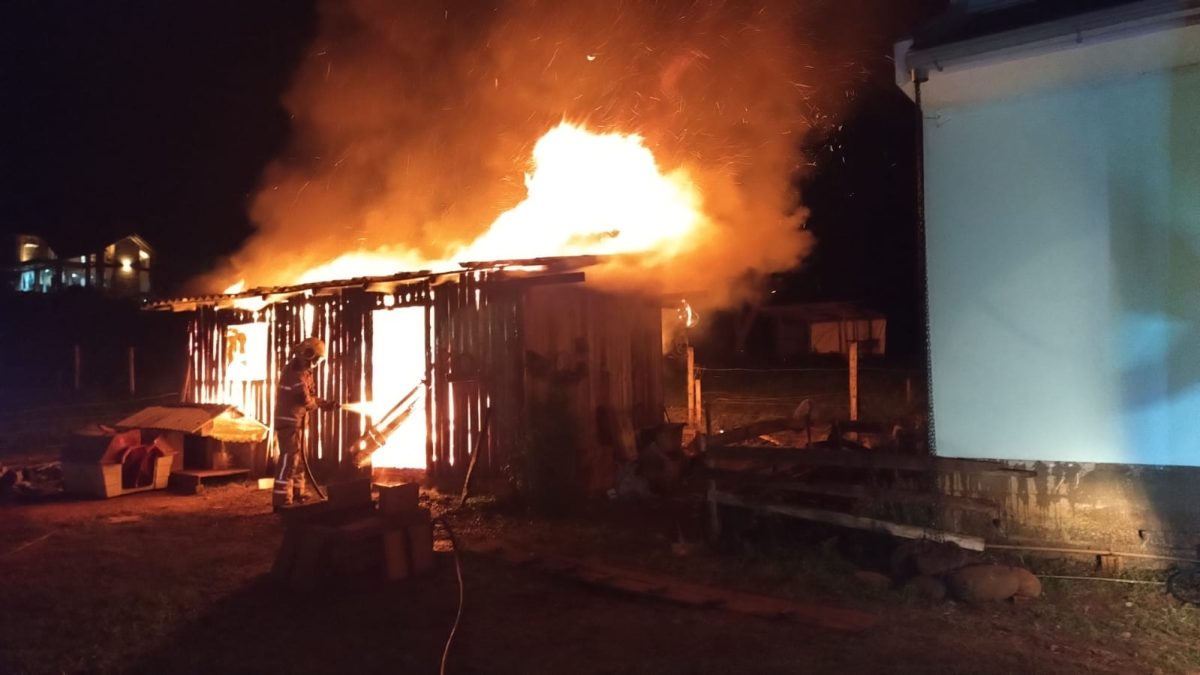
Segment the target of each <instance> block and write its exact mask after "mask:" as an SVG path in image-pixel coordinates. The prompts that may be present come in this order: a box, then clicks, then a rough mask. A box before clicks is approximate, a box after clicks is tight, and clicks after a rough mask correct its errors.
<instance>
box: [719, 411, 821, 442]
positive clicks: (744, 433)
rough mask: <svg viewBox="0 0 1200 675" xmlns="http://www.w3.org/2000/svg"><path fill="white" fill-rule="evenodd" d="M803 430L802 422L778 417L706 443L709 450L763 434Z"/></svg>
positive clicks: (721, 434) (803, 424) (732, 430)
mask: <svg viewBox="0 0 1200 675" xmlns="http://www.w3.org/2000/svg"><path fill="white" fill-rule="evenodd" d="M805 428H806V424H805V421H804V420H800V419H791V418H786V417H780V418H776V419H769V420H760V421H758V422H754V423H752V424H748V425H746V426H744V427H738V428H736V429H729V430H728V431H726V432H724V433H720V434H716V435H714V436H709V437H708V439H707V442H708V447H709V448H721V447H725V446H727V445H733V444H734V443H741V442H743V441H748V440H750V439H751V438H758V437H759V436H762V435H763V434H773V433H777V432H780V431H804V430H805Z"/></svg>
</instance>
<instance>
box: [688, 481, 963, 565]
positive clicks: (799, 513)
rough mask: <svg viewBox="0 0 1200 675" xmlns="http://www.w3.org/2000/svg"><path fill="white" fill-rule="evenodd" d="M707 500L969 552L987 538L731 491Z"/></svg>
mask: <svg viewBox="0 0 1200 675" xmlns="http://www.w3.org/2000/svg"><path fill="white" fill-rule="evenodd" d="M708 499H709V501H710V502H714V503H716V504H720V505H722V506H735V507H739V508H743V509H750V510H752V511H760V512H765V513H774V514H778V515H781V516H788V517H790V518H799V519H801V520H812V521H817V522H821V523H828V524H830V525H837V526H839V527H849V528H853V529H856V530H866V531H869V532H880V533H883V534H890V535H892V536H894V537H903V538H905V539H922V540H928V541H937V542H949V543H953V544H957V545H958V546H959V547H961V548H965V549H967V550H970V551H982V550H983V549H984V541H983V538H982V537H973V536H970V535H966V534H955V533H953V532H945V531H942V530H934V529H931V528H927V527H920V526H917V525H902V524H900V523H893V522H889V521H886V520H879V519H877V518H866V517H863V516H853V515H850V514H848V513H840V512H838V511H826V510H824V509H813V508H808V507H804V506H790V505H787V504H765V503H756V502H751V501H746V500H742V499H740V498H738V497H736V496H734V495H732V494H730V493H728V492H723V491H721V490H716V489H712V488H710V489H709V492H708Z"/></svg>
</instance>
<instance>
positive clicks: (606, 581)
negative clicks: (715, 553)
mask: <svg viewBox="0 0 1200 675" xmlns="http://www.w3.org/2000/svg"><path fill="white" fill-rule="evenodd" d="M466 548H467V550H468V551H471V552H474V553H482V554H487V555H493V556H496V557H498V558H500V559H502V560H505V561H507V562H509V563H512V564H517V565H528V566H532V567H536V568H538V569H540V570H542V571H545V572H549V573H552V574H557V575H560V576H565V577H568V578H571V579H575V580H578V581H582V582H584V583H587V584H591V585H594V586H601V587H604V588H609V589H613V590H617V591H622V592H626V593H633V594H636V595H642V596H647V597H652V598H656V599H660V600H666V601H669V602H675V603H679V604H684V605H691V606H694V607H706V608H713V609H723V610H727V611H731V612H738V613H741V614H751V615H754V616H760V617H764V618H771V619H788V620H795V621H801V622H804V623H809V624H813V625H817V626H821V627H823V628H831V629H834V630H842V631H854V632H857V631H863V630H866V629H867V628H870V627H871V626H873V625H875V623H876V622H877V621H878V617H877V616H876V615H874V614H870V613H868V612H861V611H857V610H852V609H844V608H841V607H831V606H828V605H817V604H813V603H805V602H799V601H795V600H787V599H784V598H775V597H770V596H765V595H755V594H752V593H741V592H738V591H731V590H728V589H724V588H718V587H715V586H706V585H703V584H696V583H691V582H687V581H681V580H679V579H676V578H674V577H670V576H666V575H660V574H653V573H651V572H646V571H642V570H634V569H629V568H625V567H619V566H616V565H610V564H607V563H604V562H601V561H599V560H596V559H593V558H572V557H568V556H561V555H551V554H537V553H532V552H529V551H525V550H520V549H517V548H514V547H511V546H506V545H504V544H502V543H499V542H489V543H482V544H470V545H467V546H466Z"/></svg>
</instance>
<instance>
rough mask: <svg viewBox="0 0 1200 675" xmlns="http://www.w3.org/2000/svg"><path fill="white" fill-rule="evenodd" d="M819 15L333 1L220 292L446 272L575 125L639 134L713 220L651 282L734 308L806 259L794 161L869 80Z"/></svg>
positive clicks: (669, 5)
mask: <svg viewBox="0 0 1200 675" xmlns="http://www.w3.org/2000/svg"><path fill="white" fill-rule="evenodd" d="M827 11H829V7H828V5H826V4H825V3H822V2H809V3H805V2H798V1H797V0H770V1H764V2H748V1H742V0H728V1H721V0H694V1H684V0H680V1H676V0H663V1H658V2H652V1H648V0H647V1H642V0H587V1H575V0H566V1H563V0H553V1H549V0H540V1H539V0H511V1H509V2H490V3H480V2H466V1H458V0H438V1H432V0H425V1H422V0H409V1H406V2H395V1H394V0H328V1H326V2H323V3H322V4H321V5H320V31H319V35H318V37H317V38H316V40H315V42H314V44H313V45H312V46H311V48H310V50H309V53H308V56H307V59H306V61H305V62H304V63H303V64H302V66H301V67H300V69H299V71H298V73H297V76H296V80H295V83H294V85H293V86H292V87H291V90H290V92H289V93H288V94H287V96H286V98H285V101H284V103H285V105H286V107H287V109H288V110H289V111H290V112H291V113H292V116H293V135H294V140H293V143H292V145H291V147H290V149H289V150H288V153H287V155H286V156H284V157H281V158H279V159H278V160H277V161H275V162H274V163H273V164H272V165H271V166H270V167H269V168H268V169H267V171H266V173H265V176H264V180H263V185H262V188H261V191H260V193H259V194H258V195H257V197H256V198H255V200H254V202H253V206H252V217H253V220H254V222H255V223H256V224H257V226H258V228H259V231H258V233H257V235H256V236H255V237H254V238H252V239H251V240H250V241H249V242H248V244H247V245H246V246H245V248H244V249H243V250H242V251H241V252H240V253H238V254H237V255H236V256H234V258H233V259H232V260H231V261H230V262H229V265H230V268H229V269H226V270H223V271H222V272H221V273H220V274H219V275H218V276H220V277H221V278H220V279H213V280H212V281H213V282H214V284H216V285H220V286H223V285H224V284H227V283H229V282H230V281H233V280H236V279H237V278H239V277H241V276H245V277H246V278H247V281H248V282H249V283H250V285H252V286H253V285H263V284H281V283H288V282H291V281H293V280H294V279H295V277H296V276H297V275H298V274H299V272H300V271H302V270H304V269H306V268H308V267H310V266H313V265H316V264H320V263H324V262H327V261H328V260H330V259H332V258H334V257H336V256H337V255H339V254H342V253H346V252H348V251H351V250H360V249H361V250H378V249H386V250H393V251H397V252H406V253H410V256H409V257H410V259H419V258H426V259H432V260H437V259H441V258H443V257H444V256H446V255H449V254H450V253H452V252H453V251H454V250H455V249H456V248H457V247H458V246H460V245H462V244H464V243H467V242H470V241H471V240H472V239H474V238H475V237H476V236H477V235H479V234H480V233H481V232H482V231H484V230H485V229H486V228H487V227H488V225H489V224H491V222H492V221H493V220H494V219H495V218H496V216H497V215H499V214H500V213H501V212H503V211H505V210H507V209H509V208H511V207H512V206H514V205H515V204H516V203H518V202H519V201H520V200H521V199H522V198H523V197H524V186H523V182H522V181H523V172H524V171H526V170H527V169H528V161H529V155H530V151H531V149H532V146H533V143H534V142H535V141H536V140H537V139H538V138H539V137H540V136H542V134H544V133H545V132H546V131H547V130H549V129H550V128H552V127H553V126H555V125H556V124H558V123H559V122H561V121H562V120H564V119H566V120H568V121H571V122H574V123H581V124H585V125H587V126H588V127H589V128H591V129H593V130H597V131H619V132H622V133H639V134H641V135H642V136H644V137H645V139H646V143H647V145H648V146H649V147H650V148H651V149H652V150H653V151H654V153H655V156H656V157H657V158H658V160H659V162H660V165H661V166H662V168H663V169H664V170H672V169H676V168H680V167H682V168H684V169H685V170H686V171H687V172H688V173H689V174H690V175H691V176H692V177H693V179H694V180H695V181H696V182H697V183H698V185H699V186H700V188H701V191H702V193H703V196H704V200H705V211H706V213H707V214H708V216H709V217H710V219H711V221H712V226H711V227H709V228H708V230H707V232H705V233H704V236H703V237H700V238H699V239H700V241H697V242H695V246H693V247H692V248H691V250H690V252H689V253H688V255H686V256H683V257H681V258H679V259H676V260H674V261H672V262H671V263H670V264H667V265H665V266H664V267H663V268H661V269H657V270H655V273H656V275H657V276H659V277H660V278H662V279H663V283H664V287H670V288H673V289H677V290H689V291H699V290H704V291H708V292H710V293H713V294H714V296H713V297H727V296H728V293H729V292H730V291H731V290H732V289H733V288H735V287H736V285H737V283H738V282H739V280H744V279H747V278H750V277H752V276H753V275H754V273H759V274H761V273H765V272H771V271H777V270H782V269H787V268H790V267H792V266H794V265H795V264H796V263H797V262H798V261H799V260H800V259H801V258H802V257H803V255H804V253H805V252H806V250H807V249H808V247H809V245H810V241H809V238H808V236H807V234H806V233H805V232H804V231H803V228H802V222H803V218H804V210H803V209H802V208H800V207H799V200H798V197H797V195H796V194H795V193H794V190H793V185H794V179H795V177H796V176H797V174H798V173H799V172H800V171H801V170H802V169H803V167H804V166H805V162H804V161H803V159H802V158H801V156H800V153H799V147H800V145H801V142H802V141H803V140H804V139H805V137H806V135H807V134H810V133H813V132H814V130H819V129H820V128H821V127H822V126H823V124H825V123H828V122H829V120H831V119H832V118H833V117H834V116H835V115H836V114H837V112H838V102H839V101H842V102H844V100H845V95H844V91H845V88H846V86H847V81H848V78H849V77H850V76H851V75H850V73H852V72H853V71H854V70H855V67H854V66H853V64H851V63H849V62H848V59H847V58H846V56H845V54H847V53H848V52H847V51H846V50H845V49H841V48H839V47H838V46H837V45H838V42H837V41H836V40H835V39H834V38H833V37H832V36H829V35H819V34H818V33H819V32H820V29H818V28H817V26H818V25H819V24H818V23H816V22H817V21H818V20H819V19H820V17H817V16H816V13H817V12H827Z"/></svg>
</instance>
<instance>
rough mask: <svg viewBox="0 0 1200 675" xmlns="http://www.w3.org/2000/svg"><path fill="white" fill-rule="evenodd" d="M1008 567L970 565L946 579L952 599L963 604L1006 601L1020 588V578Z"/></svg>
mask: <svg viewBox="0 0 1200 675" xmlns="http://www.w3.org/2000/svg"><path fill="white" fill-rule="evenodd" d="M1014 569H1017V568H1013V567H1009V566H1008V565H970V566H968V567H963V568H962V569H959V570H955V571H954V572H952V573H950V575H949V576H948V577H947V578H946V581H947V585H948V586H949V587H950V592H951V593H953V594H954V597H956V598H958V599H959V600H962V601H964V602H970V603H982V602H995V601H997V600H1007V599H1009V598H1011V597H1012V596H1014V595H1016V593H1017V590H1018V589H1019V588H1020V587H1021V577H1020V576H1019V575H1018V574H1017V573H1016V572H1015V571H1014Z"/></svg>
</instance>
